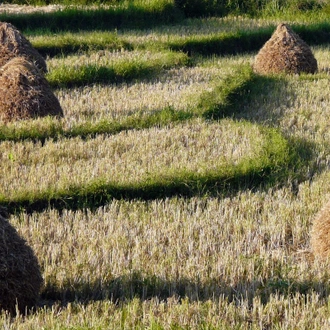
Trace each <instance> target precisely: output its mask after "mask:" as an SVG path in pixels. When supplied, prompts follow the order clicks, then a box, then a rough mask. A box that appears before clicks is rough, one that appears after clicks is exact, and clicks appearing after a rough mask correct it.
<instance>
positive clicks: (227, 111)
mask: <svg viewBox="0 0 330 330" xmlns="http://www.w3.org/2000/svg"><path fill="white" fill-rule="evenodd" d="M63 72H65V71H63ZM64 74H65V73H64ZM52 79H53V84H54V83H55V82H54V81H56V80H55V78H52ZM254 79H255V76H254V74H253V72H252V70H251V68H250V67H249V66H248V65H245V66H242V67H240V68H237V69H236V70H235V71H234V73H233V74H232V75H231V76H229V77H228V78H226V79H224V80H223V81H219V82H217V81H215V82H213V88H212V90H211V91H208V92H204V93H202V95H201V97H200V99H199V101H198V103H197V106H196V107H195V108H193V109H191V110H190V111H180V110H177V109H174V108H173V107H166V108H164V109H161V110H158V111H153V112H151V113H150V114H143V113H142V114H139V113H137V114H133V115H131V116H128V117H126V118H124V119H122V120H121V121H109V120H102V121H99V122H96V123H92V122H86V123H84V124H78V125H76V126H73V127H70V128H68V129H64V128H63V124H62V123H61V122H60V121H56V120H54V119H52V118H46V119H42V120H37V121H28V122H27V123H25V122H20V123H15V124H9V125H4V126H2V128H1V130H0V141H17V142H18V141H24V140H33V141H41V142H42V143H44V142H45V141H46V140H47V139H50V138H51V139H58V138H60V137H67V138H69V137H82V138H87V137H92V136H96V135H98V134H117V133H119V132H121V131H125V130H132V129H146V128H150V127H154V126H158V127H164V126H166V125H168V124H171V123H175V122H182V121H186V120H189V119H191V118H194V117H203V118H207V119H218V118H222V117H226V116H230V115H231V114H233V113H232V111H234V108H235V106H237V105H238V103H239V102H240V101H241V97H243V96H244V97H245V94H246V92H247V91H248V90H249V88H250V87H249V86H250V84H251V83H252V82H253V81H254Z"/></svg>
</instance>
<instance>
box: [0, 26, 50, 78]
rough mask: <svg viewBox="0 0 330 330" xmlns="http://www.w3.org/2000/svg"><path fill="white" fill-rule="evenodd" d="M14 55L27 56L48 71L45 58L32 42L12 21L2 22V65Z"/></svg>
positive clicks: (0, 60) (0, 42) (41, 68)
mask: <svg viewBox="0 0 330 330" xmlns="http://www.w3.org/2000/svg"><path fill="white" fill-rule="evenodd" d="M14 57H25V58H27V59H28V60H29V61H31V62H33V63H35V64H36V66H37V67H38V69H39V70H41V71H42V72H47V65H46V61H45V59H44V58H43V57H42V56H41V55H40V54H39V52H38V51H37V50H36V49H34V48H33V46H32V45H31V43H30V42H29V41H28V40H27V39H26V38H25V37H24V36H23V35H22V34H21V32H20V31H19V30H17V29H16V27H15V26H13V25H12V24H10V23H6V22H0V67H1V66H3V65H4V64H6V63H7V62H8V61H10V60H11V59H12V58H14Z"/></svg>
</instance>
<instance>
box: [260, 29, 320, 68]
mask: <svg viewBox="0 0 330 330" xmlns="http://www.w3.org/2000/svg"><path fill="white" fill-rule="evenodd" d="M254 71H255V72H256V73H259V74H273V73H289V74H299V73H301V72H306V73H315V72H316V71H317V61H316V59H315V57H314V55H313V53H312V51H311V49H310V47H309V46H308V45H307V44H306V43H305V42H304V41H303V40H302V39H301V38H300V37H299V36H298V35H297V34H296V33H294V32H293V31H292V29H291V28H290V27H289V26H288V25H286V24H283V23H282V24H280V25H278V27H277V29H276V30H275V32H274V33H273V35H272V37H271V38H270V39H269V40H268V41H267V42H266V43H265V45H264V46H263V47H262V48H261V49H260V51H259V53H258V54H257V56H256V58H255V62H254Z"/></svg>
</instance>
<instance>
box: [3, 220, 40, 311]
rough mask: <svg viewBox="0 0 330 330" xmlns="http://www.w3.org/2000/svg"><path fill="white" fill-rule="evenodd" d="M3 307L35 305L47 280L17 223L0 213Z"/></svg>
mask: <svg viewBox="0 0 330 330" xmlns="http://www.w3.org/2000/svg"><path fill="white" fill-rule="evenodd" d="M0 232H1V235H0V309H3V310H7V311H9V312H10V313H15V312H16V309H17V308H18V310H19V311H21V312H22V313H24V312H25V309H28V308H31V307H33V306H34V305H35V304H36V302H37V299H38V297H39V292H40V289H41V286H42V284H43V279H42V276H41V272H40V268H39V264H38V260H37V258H36V256H35V254H34V252H33V251H32V249H31V248H30V247H29V246H28V245H27V244H26V242H25V240H24V239H23V238H22V237H20V236H19V234H18V233H17V231H16V230H15V228H14V227H12V226H11V225H10V223H9V222H8V221H7V220H6V219H5V218H3V217H2V216H0Z"/></svg>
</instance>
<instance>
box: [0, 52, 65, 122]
mask: <svg viewBox="0 0 330 330" xmlns="http://www.w3.org/2000/svg"><path fill="white" fill-rule="evenodd" d="M48 115H50V116H58V117H61V116H63V110H62V108H61V106H60V103H59V101H58V99H57V98H56V96H55V95H54V93H53V92H52V90H51V88H50V86H49V84H48V82H47V80H46V79H45V78H44V77H43V76H42V75H41V73H40V71H39V70H38V69H37V68H36V67H35V66H34V65H33V64H32V63H31V62H29V61H27V60H26V59H25V58H22V57H15V58H13V59H11V60H10V61H9V62H8V63H7V64H5V65H4V66H3V67H2V68H0V120H2V121H3V122H5V123H6V122H9V121H12V120H18V119H27V118H34V117H39V116H40V117H44V116H48Z"/></svg>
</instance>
